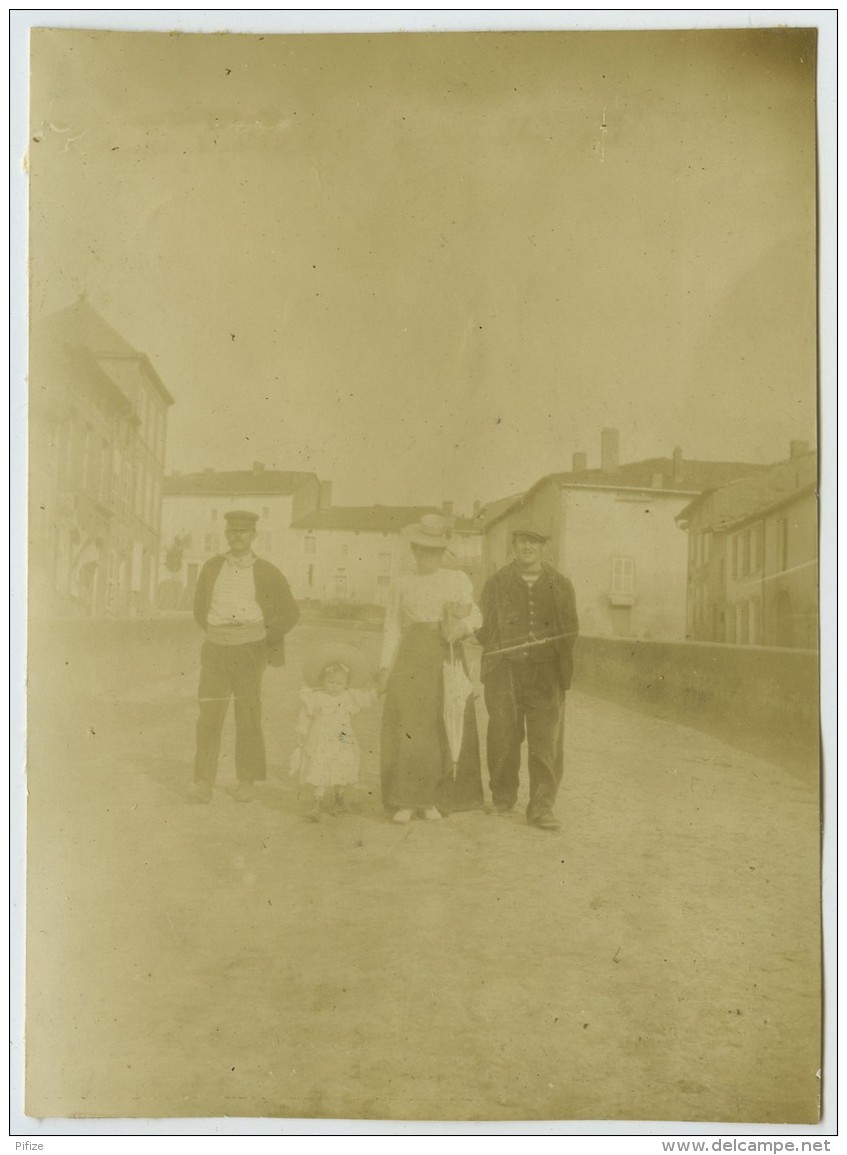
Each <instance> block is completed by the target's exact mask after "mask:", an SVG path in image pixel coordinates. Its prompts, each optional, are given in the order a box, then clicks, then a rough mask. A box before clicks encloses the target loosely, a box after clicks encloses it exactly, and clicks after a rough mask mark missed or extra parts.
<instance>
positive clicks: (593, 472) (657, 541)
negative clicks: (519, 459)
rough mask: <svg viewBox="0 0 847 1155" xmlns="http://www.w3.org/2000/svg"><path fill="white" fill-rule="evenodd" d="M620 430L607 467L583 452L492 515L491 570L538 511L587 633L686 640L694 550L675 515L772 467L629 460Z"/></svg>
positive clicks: (606, 437)
mask: <svg viewBox="0 0 847 1155" xmlns="http://www.w3.org/2000/svg"><path fill="white" fill-rule="evenodd" d="M618 445H619V438H618V432H617V430H615V429H606V430H604V431H603V435H602V442H601V464H600V468H599V469H588V468H586V464H587V462H586V455H585V454H583V453H578V454H574V461H573V469H572V470H571V471H570V472H569V473H554V474H550V475H549V476H547V477H543V478H541V479H540V481H538V482H536V484H535V485H534V486H532V488H531V489H529V490H527V492H526V493H525V494H524V495H523V496H522V497H521V498H519V499H518V501H516V502H515V503H513V504H511V505H509V506H508V507H507V508H506V510H504V511H503V512H501V513H500V514H499V516H497V517H495V518H493V519H492V520H491V521H489V523H488V525H487V528H486V534H485V550H484V556H485V574H486V576H489V575H490V574H491V573H493V572H494V571H495V570H497V569H499V568H500V567H501V566H502V565H504V564H505V563H506V561H508V560H509V558H510V556H511V531H512V528H513V527H514V526H515V525H517V524H518V522H519V521H520V520H522V519H524V518H525V517H527V516H528V517H529V518H530V519H531V520H532V521H533V522H535V523H536V524H537V525H538V526H539V527H540V528H541V529H543V530H545V531H546V532H548V533H550V535H551V540H550V544H549V546H548V560H549V561H550V562H551V563H552V564H553V565H554V566H555V567H556V568H557V569H559V570H560V571H561V572H562V573H564V574H566V575H567V576H568V577H569V578H570V579H571V581H572V582H573V584H574V588H575V591H576V598H577V609H578V612H579V618H580V629H581V631H582V632H583V633H585V634H593V635H597V636H618V637H633V638H654V639H665V640H677V639H683V638H684V637H685V631H686V577H687V549H686V545H685V543H684V542H680V534H679V529H678V527H677V524H676V518H677V516H678V515H679V513H680V512H681V511H682V510H683V509H684V507H685V506H686V505H688V503H689V502H690V501H691V500H692V498H693V497H695V496H697V495H698V494H700V493H701V492H702V491H703V490H705V489H710V488H713V487H714V486H715V485H720V484H722V483H725V482H727V481H730V480H733V479H735V478H738V477H743V476H747V475H750V474H753V473H756V472H757V471H760V470H763V469H764V468H766V467H765V466H762V465H751V464H748V463H744V462H718V461H686V460H684V458H683V456H682V451H681V450H679V449H677V450H675V451H674V453H673V456H672V457H659V458H648V459H646V460H643V461H635V462H630V463H627V464H620V463H619V460H618V456H619V453H618Z"/></svg>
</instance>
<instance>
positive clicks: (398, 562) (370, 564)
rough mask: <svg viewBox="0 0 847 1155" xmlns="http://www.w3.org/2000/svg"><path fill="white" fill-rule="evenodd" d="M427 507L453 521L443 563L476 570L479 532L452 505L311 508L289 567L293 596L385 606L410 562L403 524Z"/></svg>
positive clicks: (299, 526) (297, 526) (302, 522)
mask: <svg viewBox="0 0 847 1155" xmlns="http://www.w3.org/2000/svg"><path fill="white" fill-rule="evenodd" d="M425 513H441V514H443V515H444V516H445V517H446V518H448V520H449V521H450V523H451V550H450V554H449V555H448V556H447V557H446V559H445V565H448V566H455V567H456V568H458V569H464V570H465V571H466V572H467V573H468V574H469V575H470V577H471V580H473V579H474V577H475V576H476V575H477V573H478V570H479V561H480V556H481V540H482V535H481V533H480V531H479V529H478V527H477V526H475V524H474V522H473V519H472V518H466V517H455V516H454V515H453V510H452V506H451V505H450V503H449V502H445V503H444V504H443V505H442V506H441V508H439V507H437V506H430V505H427V506H418V505H366V506H335V507H324V508H321V509H317V510H312V511H311V512H310V513H308V514H306V516H305V517H302V518H300V519H299V521H297V522H296V524H295V527H294V528H295V529H296V531H297V532H298V534H299V535H300V542H301V545H300V549H299V550H298V551H297V552H298V555H299V564H295V565H294V566H293V568H292V572H291V579H292V585H293V588H294V589H295V592H296V596H299V597H302V598H307V599H310V600H315V601H317V602H321V603H323V604H326V603H348V604H350V605H374V606H385V605H386V604H387V602H388V592H389V590H390V588H391V585H392V583H393V582H394V581H395V580H396V578H397V577H398V575H399V574H400V573H401V571H402V570H404V569H410V568H411V567H412V565H413V559H412V554H411V551H410V549H409V547H408V545H407V543H406V541H405V539H404V538H403V536H402V533H401V530H403V529H404V528H405V527H406V526H407V525H411V524H412V523H413V522H416V521H418V520H419V519H420V518H421V517H422V516H423V515H424V514H425Z"/></svg>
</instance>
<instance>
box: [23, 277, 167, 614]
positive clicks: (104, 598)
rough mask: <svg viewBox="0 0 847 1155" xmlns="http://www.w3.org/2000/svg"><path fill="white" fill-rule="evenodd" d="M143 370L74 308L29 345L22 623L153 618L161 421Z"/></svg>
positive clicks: (91, 314)
mask: <svg viewBox="0 0 847 1155" xmlns="http://www.w3.org/2000/svg"><path fill="white" fill-rule="evenodd" d="M172 404H173V398H172V397H171V395H170V393H169V392H168V390H167V389H166V388H165V386H164V384H163V383H162V381H161V379H160V378H159V376H158V374H157V373H156V371H155V370H154V368H153V366H152V365H151V364H150V361H149V360H148V358H147V357H146V356H145V355H144V354H143V353H140V352H138V351H137V350H136V349H133V348H132V347H131V346H130V345H129V344H128V343H127V342H126V341H125V340H124V338H123V337H121V336H120V334H119V333H118V332H117V331H116V330H115V329H113V328H112V327H111V326H110V325H109V324H108V323H107V322H106V321H105V320H104V319H103V317H101V316H100V314H99V313H98V312H97V311H96V310H95V309H94V308H93V306H92V305H91V304H90V303H89V302H88V301H87V300H85V299H80V300H79V301H77V302H76V303H75V304H74V305H72V306H71V307H69V308H67V309H64V310H61V311H59V312H57V313H53V314H50V315H49V316H46V317H44V318H42V319H41V320H38V321H36V322H34V323H33V326H32V332H31V337H30V423H29V425H30V446H29V447H30V502H29V510H30V516H29V561H30V606H31V611H32V612H33V613H35V614H38V615H47V616H76V617H132V616H147V615H150V614H152V613H153V612H154V608H155V594H156V578H157V568H158V555H159V539H160V515H161V500H162V480H163V476H164V458H165V447H166V441H167V419H168V409H169V408H170V406H171V405H172Z"/></svg>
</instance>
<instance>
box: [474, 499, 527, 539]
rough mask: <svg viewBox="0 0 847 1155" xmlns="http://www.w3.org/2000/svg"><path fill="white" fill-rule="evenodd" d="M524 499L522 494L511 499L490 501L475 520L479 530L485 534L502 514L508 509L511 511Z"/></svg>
mask: <svg viewBox="0 0 847 1155" xmlns="http://www.w3.org/2000/svg"><path fill="white" fill-rule="evenodd" d="M522 497H523V494H522V493H513V494H512V496H511V497H500V498H498V499H497V501H489V502H488V504H487V505H484V506H483V507H482V509H481V510H480V511H479V513H478V514H477V516H476V518H475V519H474V520H475V521H476V523H477V525H478V526H479V528H480V529H481V530H482V531H483V532H485V530H486V529H488V527H489V525H491V524H492V523H493V522H495V521H497V520H498V519H499V518H500V516H501V514H504V513H505V512H506V510H507V509H511V508H512V506H513V505H515V504H516V503H517V502H519V501H520V499H521V498H522Z"/></svg>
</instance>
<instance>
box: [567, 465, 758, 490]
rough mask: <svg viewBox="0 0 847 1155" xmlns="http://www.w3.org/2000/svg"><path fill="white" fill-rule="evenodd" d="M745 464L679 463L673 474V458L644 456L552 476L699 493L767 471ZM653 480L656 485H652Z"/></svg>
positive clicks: (587, 482)
mask: <svg viewBox="0 0 847 1155" xmlns="http://www.w3.org/2000/svg"><path fill="white" fill-rule="evenodd" d="M768 468H769V467H768V466H767V465H753V464H751V463H750V462H747V461H686V460H685V458H682V459H681V460H680V461H679V464H678V467H677V472H676V473H674V461H673V458H672V457H647V458H645V459H644V460H643V461H630V462H628V463H627V464H624V465H621V466H619V467H618V468H617V469H615V470H604V469H583V470H581V471H580V472H579V473H551V474H550V475H549V478H550V480H552V481H555V482H556V483H557V484H558V485H560V486H569V485H601V486H611V487H612V488H621V489H622V488H627V489H642V488H643V489H665V490H671V491H672V492H674V493H686V492H688V493H702V492H703V490H704V489H714V488H715V486H718V485H726V483H727V482H729V481H734V480H735V479H736V478H739V477H749V476H750V475H751V474H754V473H761V472H762V471H764V470H766V469H768ZM654 481H656V482H657V483H658V484H657V485H654V484H653V482H654Z"/></svg>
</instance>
